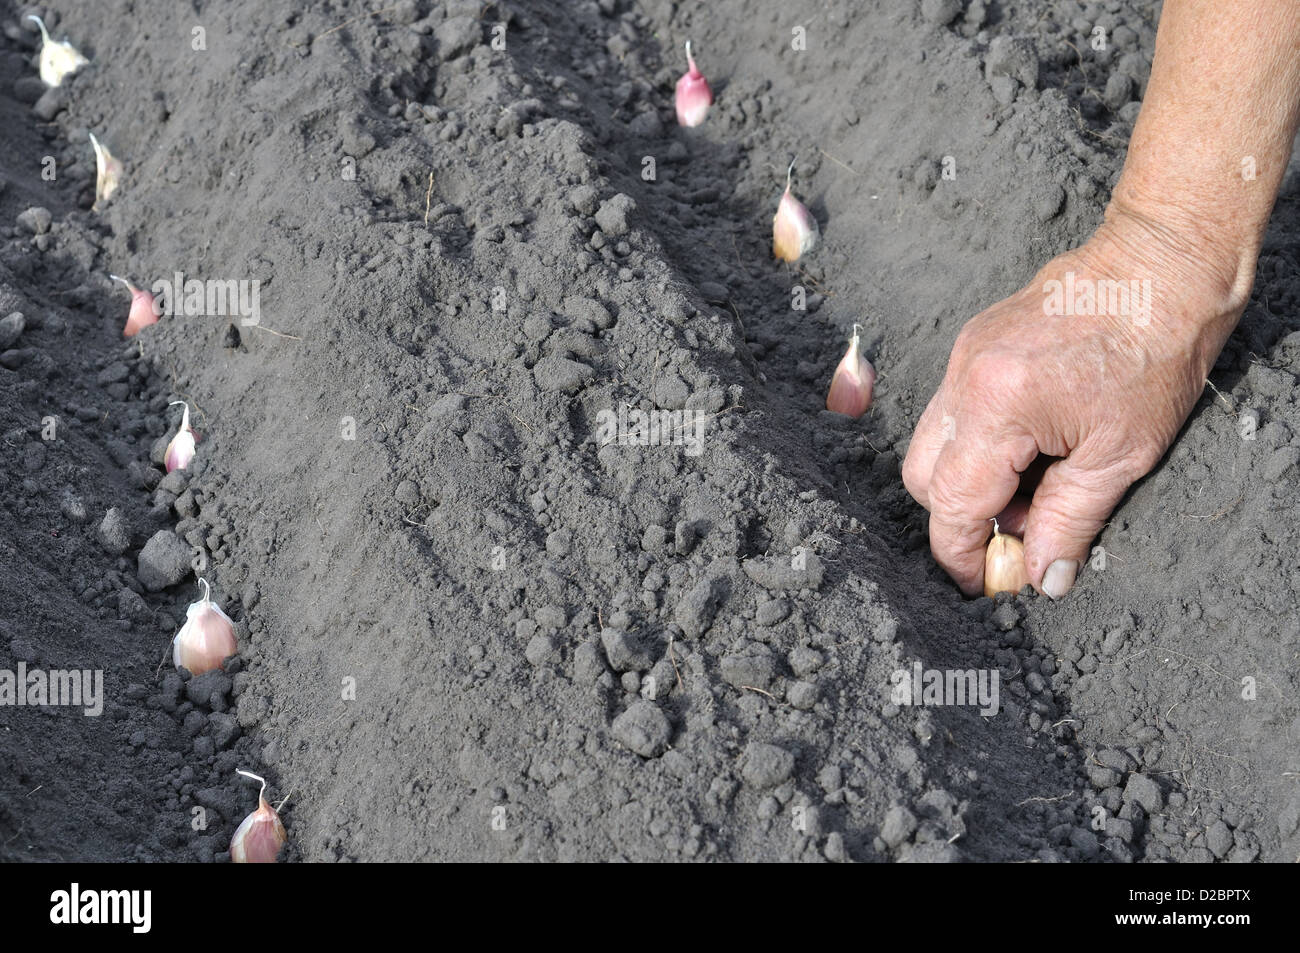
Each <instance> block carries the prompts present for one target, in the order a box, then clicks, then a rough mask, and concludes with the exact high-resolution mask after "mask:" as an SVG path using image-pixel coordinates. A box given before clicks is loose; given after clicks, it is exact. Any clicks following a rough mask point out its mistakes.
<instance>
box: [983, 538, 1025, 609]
mask: <svg viewBox="0 0 1300 953" xmlns="http://www.w3.org/2000/svg"><path fill="white" fill-rule="evenodd" d="M1027 585H1029V570H1028V569H1027V568H1026V567H1025V544H1024V543H1022V542H1021V541H1020V540H1018V539H1016V537H1014V536H1008V535H1007V534H1006V533H1002V532H999V531H998V521H997V520H994V521H993V538H992V539H991V540H989V548H988V549H987V550H985V552H984V595H986V596H988V597H989V598H992V597H993V596H996V595H997V594H998V593H999V592H1010V593H1013V594H1014V593H1017V592H1019V591H1020V590H1021V589H1023V588H1024V587H1025V586H1027Z"/></svg>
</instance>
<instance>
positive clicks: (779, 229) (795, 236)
mask: <svg viewBox="0 0 1300 953" xmlns="http://www.w3.org/2000/svg"><path fill="white" fill-rule="evenodd" d="M793 173H794V163H793V162H791V163H790V168H789V170H787V171H786V174H785V192H784V194H782V196H781V204H780V205H778V206H777V208H776V216H775V217H774V218H773V219H772V254H773V255H775V256H776V257H777V258H779V259H780V260H782V261H798V260H799V259H800V258H802V257H803V256H804V255H806V254H808V253H809V252H811V251H813V250H814V249H815V248H816V247H817V243H818V241H819V240H820V239H821V229H820V228H819V227H818V225H817V219H815V218H813V215H812V212H810V211H808V209H807V207H806V206H805V205H804V204H803V203H802V202H800V201H799V200H798V199H797V198H795V197H794V193H792V192H791V191H790V177H791V175H792V174H793Z"/></svg>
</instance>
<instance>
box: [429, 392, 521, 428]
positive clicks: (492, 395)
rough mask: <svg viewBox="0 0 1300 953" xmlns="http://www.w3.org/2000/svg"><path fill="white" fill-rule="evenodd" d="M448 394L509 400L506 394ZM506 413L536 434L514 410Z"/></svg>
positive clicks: (507, 409)
mask: <svg viewBox="0 0 1300 953" xmlns="http://www.w3.org/2000/svg"><path fill="white" fill-rule="evenodd" d="M447 393H449V394H455V395H457V396H458V397H490V398H492V399H493V400H506V399H507V398H506V396H505V395H504V394H467V393H465V392H464V391H459V390H453V391H448V392H447ZM443 396H446V395H443ZM506 413H508V414H509V415H510V416H511V417H513V418H515V420H516V421H517V422H518V424H519V426H521V427H523V428H524V429H525V430H527V431H528V432H529V433H534V432H535V431H534V430H533V428H532V427H530V426H528V424H527V422H525V420H524V418H522V417H520V416H519V415H518V414H517V413H515V412H514V411H513V410H511V409H510V408H509V407H507V408H506Z"/></svg>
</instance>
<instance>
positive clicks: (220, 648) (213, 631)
mask: <svg viewBox="0 0 1300 953" xmlns="http://www.w3.org/2000/svg"><path fill="white" fill-rule="evenodd" d="M199 585H200V586H202V587H203V598H202V599H200V600H199V601H198V602H191V603H190V605H189V608H187V609H186V610H185V624H184V625H183V626H181V630H180V631H179V632H177V633H176V638H174V639H172V662H173V663H174V664H175V666H176V667H177V668H186V669H189V671H190V674H191V675H202V674H203V673H204V672H211V671H214V670H216V669H219V668H221V663H222V662H224V661H225V660H226V659H228V658H230V656H232V655H234V654H235V653H236V652H237V651H239V645H238V643H237V642H236V641H235V623H233V622H231V621H230V616H228V615H226V614H225V613H224V612H222V611H221V609H220V608H219V607H218V606H217V604H216V603H215V602H213V601H212V600H211V598H209V596H210V595H211V593H212V590H211V589H210V588H209V586H208V581H207V580H206V579H200V580H199Z"/></svg>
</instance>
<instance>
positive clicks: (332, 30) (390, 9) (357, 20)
mask: <svg viewBox="0 0 1300 953" xmlns="http://www.w3.org/2000/svg"><path fill="white" fill-rule="evenodd" d="M396 9H397V7H384V9H382V10H376V11H374V12H373V13H367V14H365V15H364V16H359V17H353V18H352V19H351V20H348V21H347V22H345V23H340V24H339V25H338V26H336V27H331V28H330V29H328V30H326V31H325V32H324V33H322V34H321V35H320V36H318V37H316V39H318V40H322V39H324V38H325V37H327V36H329V35H330V34H331V33H337V32H338V31H339V30H342V29H343V28H344V27H349V26H351V25H352V24H354V23H360V22H361V21H362V20H369V19H370V18H371V17H377V16H382V15H383V14H385V13H392V12H393V11H394V10H396ZM294 45H297V46H306V45H307V44H306V43H298V44H294Z"/></svg>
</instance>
